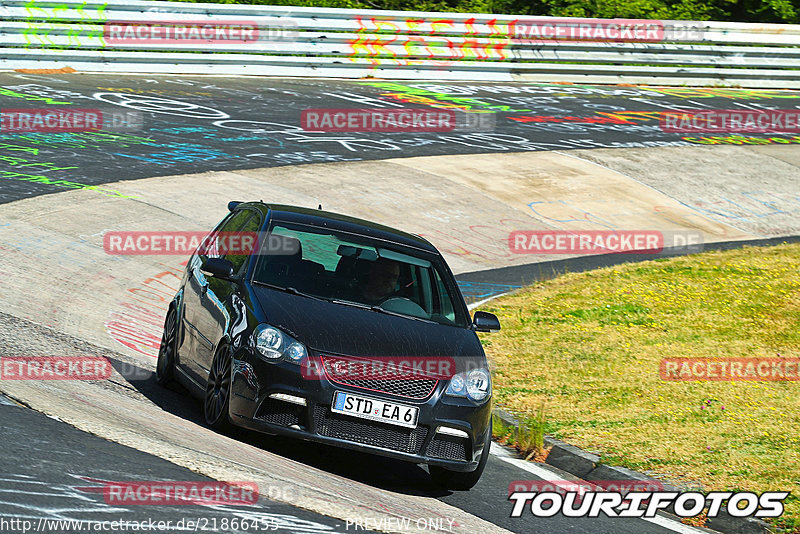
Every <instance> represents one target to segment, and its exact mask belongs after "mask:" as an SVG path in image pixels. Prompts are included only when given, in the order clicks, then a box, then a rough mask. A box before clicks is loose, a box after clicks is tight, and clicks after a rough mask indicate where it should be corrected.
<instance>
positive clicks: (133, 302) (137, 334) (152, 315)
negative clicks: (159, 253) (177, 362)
mask: <svg viewBox="0 0 800 534" xmlns="http://www.w3.org/2000/svg"><path fill="white" fill-rule="evenodd" d="M187 263H188V261H184V262H182V263H180V264H178V265H177V266H170V265H165V264H162V266H163V267H165V270H163V271H161V272H159V273H156V274H154V275H153V276H151V277H149V278H146V279H145V280H143V281H142V282H141V283H140V284H138V285H136V286H133V287H129V288H127V290H126V293H127V295H126V296H127V300H125V301H122V302H120V303H118V308H117V309H114V310H111V311H109V315H108V320H107V321H106V323H105V328H106V332H107V333H108V335H109V336H110V337H111V339H113V340H114V341H116V342H117V343H119V344H121V345H123V346H125V347H127V348H129V349H131V350H133V351H135V352H137V353H139V354H144V355H145V356H152V357H153V358H155V357H157V356H158V349H159V347H160V346H161V331H162V328H163V326H164V318H165V317H166V315H167V308H168V307H169V303H170V302H171V301H172V298H173V297H174V296H175V294H176V293H177V292H178V287H179V286H180V281H181V275H182V273H183V267H185V266H186V264H187Z"/></svg>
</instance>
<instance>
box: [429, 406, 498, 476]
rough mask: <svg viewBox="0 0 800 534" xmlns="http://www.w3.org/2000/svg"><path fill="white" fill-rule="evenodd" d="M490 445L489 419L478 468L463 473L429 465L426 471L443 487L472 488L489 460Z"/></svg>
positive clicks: (490, 423)
mask: <svg viewBox="0 0 800 534" xmlns="http://www.w3.org/2000/svg"><path fill="white" fill-rule="evenodd" d="M491 446H492V421H491V419H490V420H489V428H488V429H487V431H486V440H485V443H484V445H483V453H482V454H481V459H480V461H479V462H478V468H477V469H476V470H475V471H470V472H468V473H465V472H461V471H450V470H449V469H445V468H444V467H439V466H436V465H429V466H428V471H429V472H430V474H431V478H432V479H433V481H434V483H435V484H436V485H437V486H440V487H442V488H445V489H453V490H460V491H467V490H469V489H472V487H473V486H474V485H475V484H477V483H478V480H479V479H480V478H481V475H482V474H483V470H484V469H486V462H488V461H489V449H490V447H491Z"/></svg>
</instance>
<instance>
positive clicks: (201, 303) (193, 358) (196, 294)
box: [181, 209, 255, 387]
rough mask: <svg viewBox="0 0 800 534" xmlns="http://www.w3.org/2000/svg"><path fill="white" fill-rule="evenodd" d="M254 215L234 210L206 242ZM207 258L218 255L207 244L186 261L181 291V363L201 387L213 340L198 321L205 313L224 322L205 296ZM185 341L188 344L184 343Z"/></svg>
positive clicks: (250, 212)
mask: <svg viewBox="0 0 800 534" xmlns="http://www.w3.org/2000/svg"><path fill="white" fill-rule="evenodd" d="M254 214H255V212H253V211H251V210H245V209H242V210H237V211H234V212H233V213H231V214H230V215H229V216H228V217H227V218H226V219H225V220H224V221H222V223H220V224H219V225H218V226H217V228H216V229H215V230H213V231H212V232H211V233H210V234H209V235H208V237H207V238H206V242H211V241H213V240H214V239H215V237H216V236H218V235H220V234H222V233H227V232H235V231H237V230H239V229H241V228H243V227H244V225H245V223H246V222H247V221H248V220H249V219H250V218H252V217H253V215H254ZM209 257H219V254H217V252H216V251H215V250H214V249H213V248H212V247H208V248H207V249H205V250H202V249H201V250H199V251H198V252H197V253H195V254H194V255H193V256H192V258H191V259H190V260H189V265H188V269H189V275H188V278H187V280H186V284H185V285H184V292H183V307H184V325H185V327H186V328H185V332H186V338H185V341H184V345H183V346H182V347H181V366H182V367H183V369H184V370H185V371H186V372H187V374H188V375H189V376H190V378H192V379H193V380H194V381H195V382H197V383H198V384H200V385H201V386H203V387H205V382H206V377H207V373H208V367H207V366H206V364H205V363H204V362H205V361H206V360H207V359H208V354H209V353H210V351H211V350H213V344H214V343H215V342H216V340H214V341H212V340H211V338H209V337H208V336H207V335H206V334H207V333H208V326H207V325H206V326H204V327H201V323H202V322H206V323H207V322H208V318H207V317H208V315H212V316H217V317H221V318H222V320H223V324H224V315H223V314H222V313H221V312H220V311H219V309H218V308H217V307H216V306H215V305H214V301H213V300H212V299H210V298H209V297H208V296H207V293H208V289H209V281H210V280H211V278H210V277H207V276H206V275H205V274H203V272H202V271H201V268H202V266H203V264H204V263H205V261H206V260H208V258H209ZM216 285H217V284H216V283H215V286H216ZM209 307H213V308H214V311H213V312H212V311H208V310H207V308H209ZM203 331H205V332H206V334H204V333H203ZM187 344H188V347H187V346H186V345H187ZM184 347H185V348H184Z"/></svg>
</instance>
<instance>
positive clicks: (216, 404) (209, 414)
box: [203, 345, 231, 432]
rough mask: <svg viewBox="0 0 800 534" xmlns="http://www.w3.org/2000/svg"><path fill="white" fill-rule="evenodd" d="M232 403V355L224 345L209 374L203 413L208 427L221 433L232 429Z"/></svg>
mask: <svg viewBox="0 0 800 534" xmlns="http://www.w3.org/2000/svg"><path fill="white" fill-rule="evenodd" d="M230 401H231V354H230V350H229V349H228V346H227V345H222V346H220V347H219V348H218V349H217V353H216V354H215V355H214V361H213V362H211V369H210V370H209V372H208V382H207V383H206V395H205V398H204V399H203V412H204V414H205V418H206V423H207V424H208V426H210V427H211V428H213V429H215V430H219V431H221V432H226V431H228V430H230V429H231V419H230V416H229V414H228V407H229V406H230Z"/></svg>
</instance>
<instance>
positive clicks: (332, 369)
mask: <svg viewBox="0 0 800 534" xmlns="http://www.w3.org/2000/svg"><path fill="white" fill-rule="evenodd" d="M337 362H343V363H344V366H343V367H342V369H344V370H343V371H337V370H336V366H337V365H342V364H340V363H337ZM353 363H355V367H352V368H350V367H347V365H348V364H353ZM373 363H375V364H381V363H383V362H381V361H380V360H375V361H368V360H354V359H346V358H335V357H332V356H322V366H323V368H324V369H325V375H326V376H327V377H328V380H330V381H331V382H334V383H336V384H343V385H345V386H351V387H354V388H361V389H367V390H370V391H378V392H381V393H389V394H391V395H397V396H398V397H406V398H408V399H419V400H422V399H427V398H428V397H429V396H430V395H431V393H433V390H434V389H436V384H438V383H439V381H438V380H437V379H435V378H430V377H427V376H423V375H409V374H408V373H402V372H395V371H382V370H380V371H377V372H376V371H375V368H372V367H370V366H371V365H372V364H373ZM362 365H365V366H366V371H365V370H363V369H364V368H362V367H361V366H362ZM376 374H377V375H380V376H374V375H376ZM417 377H418V378H417Z"/></svg>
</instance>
